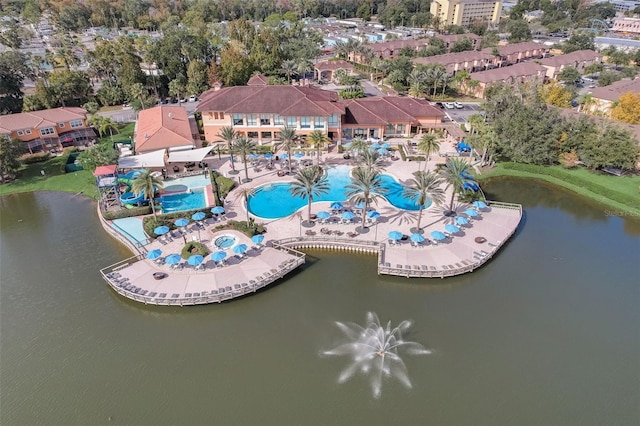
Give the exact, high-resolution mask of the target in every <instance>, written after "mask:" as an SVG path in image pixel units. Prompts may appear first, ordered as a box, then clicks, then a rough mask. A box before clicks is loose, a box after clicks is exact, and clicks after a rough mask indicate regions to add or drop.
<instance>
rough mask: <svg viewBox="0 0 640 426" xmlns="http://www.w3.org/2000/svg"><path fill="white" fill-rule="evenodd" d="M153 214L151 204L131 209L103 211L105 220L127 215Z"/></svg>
mask: <svg viewBox="0 0 640 426" xmlns="http://www.w3.org/2000/svg"><path fill="white" fill-rule="evenodd" d="M148 214H151V206H144V207H133V208H130V209H120V210H116V211H106V212H104V213H102V217H103V218H105V220H114V219H122V218H125V217H133V216H143V215H148Z"/></svg>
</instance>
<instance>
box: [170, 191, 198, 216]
mask: <svg viewBox="0 0 640 426" xmlns="http://www.w3.org/2000/svg"><path fill="white" fill-rule="evenodd" d="M160 202H161V203H162V212H163V213H172V212H181V211H185V210H194V209H202V208H205V207H206V206H207V202H206V200H205V197H204V190H202V189H200V190H198V189H194V190H193V191H191V192H183V193H180V194H169V195H163V196H162V197H160Z"/></svg>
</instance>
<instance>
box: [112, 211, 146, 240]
mask: <svg viewBox="0 0 640 426" xmlns="http://www.w3.org/2000/svg"><path fill="white" fill-rule="evenodd" d="M112 224H113V227H114V228H116V229H117V230H118V232H120V234H122V235H124V236H125V237H126V238H127V239H128V240H129V241H131V242H132V243H133V244H135V245H138V244H146V242H147V239H148V238H147V234H145V233H144V228H143V226H142V219H141V218H139V217H125V218H122V219H114V220H113V222H112Z"/></svg>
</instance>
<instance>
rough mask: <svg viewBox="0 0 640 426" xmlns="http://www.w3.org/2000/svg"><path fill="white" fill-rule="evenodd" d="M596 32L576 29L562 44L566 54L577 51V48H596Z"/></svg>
mask: <svg viewBox="0 0 640 426" xmlns="http://www.w3.org/2000/svg"><path fill="white" fill-rule="evenodd" d="M594 39H595V33H592V32H590V31H574V32H573V33H572V34H571V37H569V39H568V40H567V41H566V42H564V43H563V44H562V46H561V49H562V52H563V53H564V54H567V53H571V52H575V51H576V50H596V46H595V43H594Z"/></svg>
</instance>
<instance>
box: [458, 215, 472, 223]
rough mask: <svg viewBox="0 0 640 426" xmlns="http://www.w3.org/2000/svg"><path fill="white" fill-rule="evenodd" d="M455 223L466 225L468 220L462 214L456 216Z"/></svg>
mask: <svg viewBox="0 0 640 426" xmlns="http://www.w3.org/2000/svg"><path fill="white" fill-rule="evenodd" d="M456 223H457V224H458V225H468V224H469V220H468V219H467V218H466V217H464V216H458V217H456Z"/></svg>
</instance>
